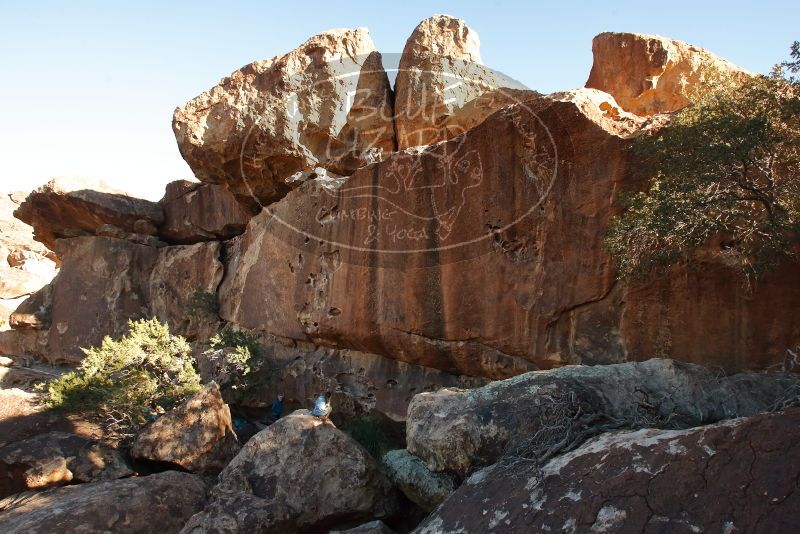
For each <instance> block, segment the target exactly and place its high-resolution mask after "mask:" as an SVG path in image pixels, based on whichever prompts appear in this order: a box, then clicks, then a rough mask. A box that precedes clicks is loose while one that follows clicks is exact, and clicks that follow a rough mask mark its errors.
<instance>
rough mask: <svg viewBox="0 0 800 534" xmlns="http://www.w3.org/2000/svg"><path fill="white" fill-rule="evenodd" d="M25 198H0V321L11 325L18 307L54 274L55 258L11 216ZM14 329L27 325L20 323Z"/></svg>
mask: <svg viewBox="0 0 800 534" xmlns="http://www.w3.org/2000/svg"><path fill="white" fill-rule="evenodd" d="M24 197H25V193H7V194H2V195H0V319H1V320H3V321H5V322H6V323H8V322H9V321H12V322H13V320H11V319H10V317H9V316H10V315H11V313H12V312H13V311H14V310H15V309H16V308H17V306H19V305H20V304H21V303H22V302H23V301H24V300H25V299H26V298H27V297H28V296H29V295H31V294H32V293H34V292H35V291H37V290H38V289H40V288H41V287H42V286H44V285H45V284H47V283H48V282H49V281H50V280H52V278H53V276H55V274H56V263H55V259H56V257H55V254H53V252H51V251H50V250H48V249H47V248H46V247H45V246H44V245H42V244H41V243H38V242H37V241H34V239H33V230H32V228H31V227H30V226H28V225H26V224H24V223H22V222H21V221H20V220H19V219H16V218H15V217H14V215H13V213H14V210H16V209H17V208H18V207H19V205H20V203H21V202H22V200H23V199H24ZM5 326H6V325H5V324H0V328H3V327H5ZM14 326H15V328H16V327H22V328H24V327H26V326H27V325H26V324H25V323H24V321H20V322H19V323H17V324H16V325H14Z"/></svg>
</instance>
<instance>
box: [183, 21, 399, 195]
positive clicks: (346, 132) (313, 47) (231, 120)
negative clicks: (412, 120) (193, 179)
mask: <svg viewBox="0 0 800 534" xmlns="http://www.w3.org/2000/svg"><path fill="white" fill-rule="evenodd" d="M172 127H173V130H174V132H175V137H176V139H177V141H178V148H179V149H180V151H181V155H183V158H184V159H185V160H186V162H187V163H188V164H189V167H191V168H192V171H193V172H194V174H195V176H197V178H199V179H200V180H201V181H203V182H210V183H226V184H228V186H229V187H230V189H231V191H232V192H234V193H236V194H237V195H239V196H240V198H242V199H245V200H249V201H250V202H253V201H254V200H255V201H257V203H262V204H266V203H269V202H272V201H274V200H277V199H279V198H280V197H282V196H284V195H285V194H286V193H287V192H288V191H289V190H290V189H291V188H292V187H293V186H295V185H296V183H297V181H296V179H294V178H292V177H293V176H294V175H298V173H301V174H302V173H303V172H304V171H312V170H313V169H314V168H315V167H317V166H321V167H325V168H329V169H330V170H333V171H334V172H336V173H338V174H349V173H350V172H352V171H353V170H355V169H356V168H358V167H361V166H363V165H365V164H367V163H369V162H372V161H375V160H379V159H381V157H382V154H387V153H389V152H391V151H393V150H394V146H395V140H394V126H393V124H392V104H391V88H390V86H389V80H388V77H387V76H386V72H385V71H384V70H383V66H382V64H381V57H380V54H378V53H377V52H376V50H375V46H374V45H373V43H372V39H371V38H370V36H369V32H368V31H367V29H366V28H358V29H355V30H347V29H337V30H329V31H327V32H323V33H320V34H319V35H315V36H314V37H312V38H310V39H309V40H307V41H306V42H305V43H303V44H302V45H300V46H299V47H298V48H297V49H296V50H293V51H292V52H289V53H288V54H284V55H281V56H276V57H274V58H271V59H267V60H264V61H256V62H254V63H251V64H249V65H247V66H245V67H243V68H241V69H239V70H238V71H236V72H234V73H233V74H231V75H230V76H229V77H227V78H224V79H223V80H222V81H221V82H220V83H219V84H218V85H217V86H215V87H213V88H212V89H210V90H208V91H206V92H205V93H203V94H201V95H199V96H197V97H196V98H194V99H193V100H191V101H189V102H188V103H186V104H185V105H183V106H181V107H179V108H177V109H176V110H175V115H174V118H173V122H172ZM298 176H299V175H298Z"/></svg>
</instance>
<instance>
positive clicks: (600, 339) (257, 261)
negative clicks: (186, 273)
mask: <svg viewBox="0 0 800 534" xmlns="http://www.w3.org/2000/svg"><path fill="white" fill-rule="evenodd" d="M656 119H658V118H654V119H649V118H648V119H645V118H641V117H638V116H636V115H633V114H630V113H627V112H625V111H623V110H621V109H620V108H619V107H617V106H616V104H615V102H614V99H613V98H612V97H611V96H610V95H608V94H606V93H603V92H601V91H598V90H596V89H583V90H579V91H574V92H569V93H559V94H557V95H552V96H551V97H533V98H532V99H531V100H528V101H526V102H524V104H518V105H514V106H510V107H506V108H503V109H501V110H499V111H497V112H495V113H494V114H493V115H491V116H490V117H489V118H487V119H486V120H485V121H483V122H482V123H481V124H479V125H477V126H475V127H473V128H472V129H471V130H469V131H468V132H467V133H466V134H464V135H463V136H459V137H457V138H454V139H451V140H450V141H447V142H444V143H440V144H437V145H433V146H430V147H426V148H421V149H419V148H418V149H408V150H406V151H403V152H399V153H396V154H393V155H392V156H391V157H390V158H389V159H387V160H386V161H383V162H379V163H376V164H374V165H372V166H370V167H368V168H365V169H361V170H358V171H356V172H355V173H354V174H353V175H352V176H350V177H349V178H348V179H347V181H346V182H344V183H339V182H337V181H336V180H335V179H331V178H330V177H328V178H324V177H320V178H317V179H315V180H311V181H308V182H305V183H304V184H303V185H302V186H301V187H300V188H299V189H297V190H295V191H293V192H292V193H290V194H288V195H287V196H286V197H285V198H284V199H282V200H281V201H279V202H277V203H275V204H273V205H271V206H270V209H269V210H265V211H264V212H263V213H261V214H259V215H257V216H256V217H254V218H253V219H252V220H251V222H250V224H249V225H248V228H247V230H246V231H245V233H244V234H242V235H241V236H239V237H237V238H234V240H233V242H232V245H231V246H230V247H229V249H228V253H227V258H228V261H227V265H226V273H227V275H226V277H225V279H224V280H223V282H222V284H221V286H220V302H221V310H220V315H221V317H222V318H223V319H225V320H227V321H230V322H232V323H235V324H238V325H240V326H242V327H245V328H249V329H261V330H264V331H266V332H269V333H272V334H275V335H277V336H280V337H285V338H291V339H300V340H309V341H312V342H315V343H319V344H323V345H328V346H336V347H341V348H350V349H355V350H359V351H364V352H369V353H377V354H389V355H391V356H392V357H393V358H395V359H397V360H400V361H404V362H408V363H413V364H417V365H424V366H427V367H434V368H437V369H440V370H444V371H446V372H449V373H455V374H467V375H473V376H484V377H490V378H505V377H509V376H513V375H515V374H519V373H520V372H525V371H528V370H532V369H535V368H537V367H538V368H550V367H557V366H560V365H565V364H570V363H614V362H621V361H627V360H644V359H647V358H648V357H651V356H654V355H657V356H662V355H663V356H669V357H672V358H676V359H681V360H689V361H694V362H697V363H703V364H706V365H718V366H721V367H723V368H724V369H727V370H740V369H763V368H766V367H769V366H770V365H773V364H776V363H779V362H782V361H783V355H784V351H785V348H786V347H791V346H796V345H797V344H798V343H799V342H800V326H797V325H787V324H786V321H785V316H786V313H787V312H786V311H785V310H794V309H798V308H799V307H800V285H798V284H795V283H792V282H790V280H792V279H796V277H797V273H798V267H797V265H796V264H791V265H786V266H784V267H783V268H782V269H779V270H778V271H776V272H773V273H770V274H769V275H766V276H765V277H764V278H763V279H761V280H760V281H759V282H758V283H757V284H756V285H755V286H754V287H753V288H752V290H748V289H747V288H745V287H743V285H742V284H740V283H738V282H737V276H738V274H737V273H736V272H735V271H734V270H733V269H730V268H728V267H726V266H725V265H723V264H722V263H718V264H717V263H714V262H713V261H710V262H709V264H708V265H704V266H702V268H700V269H696V270H692V271H687V270H684V271H677V270H676V271H674V272H671V273H670V274H668V275H666V276H664V277H662V278H659V279H654V280H651V281H648V282H644V283H642V282H635V283H632V284H623V283H621V282H617V281H616V280H615V272H614V266H613V261H612V259H611V258H610V257H609V255H608V253H607V250H606V249H605V247H604V245H603V239H604V236H605V233H606V231H607V227H608V222H609V220H610V217H611V216H612V215H614V214H616V213H617V212H618V209H619V208H618V207H617V205H616V202H617V200H618V194H619V192H620V191H623V190H630V189H633V188H636V187H639V186H641V185H642V184H641V179H642V177H641V176H640V175H639V174H637V170H636V167H635V165H634V164H633V161H632V160H631V155H630V153H629V151H628V150H627V148H628V147H629V146H630V138H631V137H632V136H635V135H637V134H638V133H639V132H641V131H642V130H643V129H645V128H649V127H653V126H656V125H659V124H661V122H660V121H659V120H656ZM429 186H430V187H429ZM487 273H491V275H490V276H487ZM353 288H359V290H358V291H354V289H353ZM781 310H784V311H781ZM710 331H713V332H714V335H708V332H710ZM698 339H703V343H697V340H698Z"/></svg>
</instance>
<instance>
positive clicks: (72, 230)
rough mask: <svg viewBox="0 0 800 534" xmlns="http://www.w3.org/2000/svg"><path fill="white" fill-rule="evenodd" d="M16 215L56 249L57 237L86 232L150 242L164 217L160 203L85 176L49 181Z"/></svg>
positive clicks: (21, 205)
mask: <svg viewBox="0 0 800 534" xmlns="http://www.w3.org/2000/svg"><path fill="white" fill-rule="evenodd" d="M14 216H15V217H17V218H18V219H20V220H21V221H23V222H25V223H27V224H30V225H31V226H33V233H34V238H35V239H36V240H37V241H40V242H42V243H44V244H45V245H46V246H47V248H49V249H50V250H53V251H56V239H59V238H67V237H77V236H85V235H101V234H106V235H110V234H115V236H126V237H131V238H134V239H139V240H141V241H143V242H146V241H147V237H148V236H152V235H153V234H155V233H156V226H158V225H159V224H161V223H162V222H163V220H164V213H163V211H162V209H161V206H159V205H158V204H157V203H155V202H150V201H148V200H143V199H140V198H135V197H131V196H128V195H127V194H125V193H123V192H121V191H118V190H115V189H112V188H110V187H108V186H107V185H106V184H104V183H103V182H99V181H92V180H87V179H84V178H55V179H53V180H51V181H49V182H47V183H46V184H45V185H43V186H42V187H40V188H39V189H36V190H34V191H32V192H31V193H30V194H29V195H28V197H27V198H26V199H25V201H24V202H22V204H20V206H19V208H17V210H16V211H15V212H14ZM137 236H138V237H137Z"/></svg>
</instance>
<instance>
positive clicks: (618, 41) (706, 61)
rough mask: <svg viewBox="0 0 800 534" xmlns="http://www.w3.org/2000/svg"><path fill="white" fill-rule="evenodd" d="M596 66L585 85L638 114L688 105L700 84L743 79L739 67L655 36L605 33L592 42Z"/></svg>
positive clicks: (667, 110) (698, 50) (681, 43)
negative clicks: (603, 93) (607, 95)
mask: <svg viewBox="0 0 800 534" xmlns="http://www.w3.org/2000/svg"><path fill="white" fill-rule="evenodd" d="M592 53H593V55H594V63H593V64H592V71H591V73H590V74H589V80H588V81H587V82H586V87H592V88H595V89H600V90H601V91H605V92H607V93H609V94H611V95H612V96H613V97H614V98H615V99H616V101H617V103H618V104H619V105H620V107H622V109H624V110H626V111H630V112H631V113H636V114H637V115H652V114H654V113H667V112H671V111H677V110H679V109H681V108H683V107H686V106H687V105H688V104H689V102H690V99H691V97H692V95H693V92H694V94H695V95H697V92H703V91H704V90H705V89H704V87H703V84H705V83H714V82H715V81H718V80H726V79H733V80H736V79H739V80H741V79H743V78H744V77H746V76H748V75H749V74H748V73H747V72H746V71H745V70H744V69H742V68H740V67H737V66H736V65H734V64H732V63H730V62H729V61H726V60H724V59H722V58H720V57H718V56H716V55H714V54H712V53H711V52H708V51H707V50H703V49H702V48H699V47H697V46H694V45H690V44H687V43H684V42H682V41H676V40H674V39H667V38H665V37H659V36H657V35H641V34H638V33H614V32H606V33H601V34H599V35H597V36H596V37H595V38H594V40H593V41H592Z"/></svg>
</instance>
